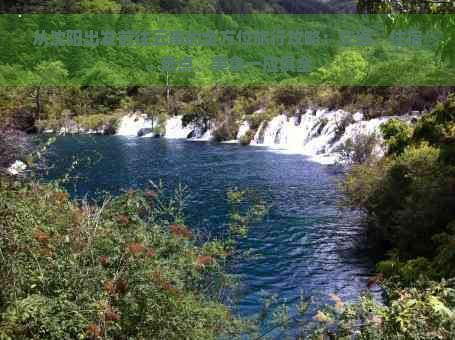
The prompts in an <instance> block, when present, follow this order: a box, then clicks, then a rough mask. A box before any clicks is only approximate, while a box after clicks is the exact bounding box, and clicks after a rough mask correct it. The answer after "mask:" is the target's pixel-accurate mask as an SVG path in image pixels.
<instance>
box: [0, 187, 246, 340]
mask: <svg viewBox="0 0 455 340" xmlns="http://www.w3.org/2000/svg"><path fill="white" fill-rule="evenodd" d="M0 185H1V188H0V189H1V190H0V216H1V219H2V223H1V227H0V233H1V238H0V250H1V252H0V256H1V261H0V270H1V272H2V276H1V278H0V284H1V286H2V290H1V295H0V301H1V303H0V315H1V317H0V320H1V321H0V337H1V338H2V339H21V338H46V339H65V338H72V339H85V338H93V339H94V338H104V339H118V338H124V337H128V338H129V339H144V338H147V339H157V338H166V339H178V338H180V339H181V338H191V339H215V338H218V337H219V336H221V335H223V334H224V335H226V336H227V335H230V336H232V335H233V334H238V332H239V331H241V329H242V327H243V326H242V323H240V322H239V321H238V320H236V319H235V318H234V317H232V316H231V315H230V313H229V311H228V309H227V308H226V307H225V306H223V305H222V304H221V302H220V301H219V300H217V299H216V298H215V297H216V296H219V295H218V292H219V291H220V289H224V287H225V285H226V283H227V282H229V278H228V277H226V275H225V274H223V271H222V264H223V263H224V261H225V258H226V256H227V252H226V250H225V246H224V245H223V244H222V243H216V242H215V243H214V242H209V243H206V244H200V245H199V246H197V245H196V242H194V241H193V240H192V238H193V236H192V233H191V231H190V230H189V229H188V228H187V227H186V226H185V225H184V224H183V221H182V215H181V206H182V202H181V200H182V195H180V194H179V195H177V196H175V198H167V197H165V196H163V195H164V194H163V192H162V191H161V190H157V191H151V190H148V191H145V192H144V193H141V192H135V191H129V192H128V193H126V194H125V195H122V196H120V197H117V198H107V199H106V200H105V201H104V202H103V203H102V204H101V205H98V206H95V205H90V204H88V203H87V202H74V201H71V200H69V198H68V194H67V193H66V192H63V191H61V190H60V189H59V188H57V187H55V186H53V185H39V184H35V183H23V184H20V183H11V182H9V181H6V180H3V179H2V180H1V182H0ZM208 278H210V279H208ZM212 297H213V298H212Z"/></svg>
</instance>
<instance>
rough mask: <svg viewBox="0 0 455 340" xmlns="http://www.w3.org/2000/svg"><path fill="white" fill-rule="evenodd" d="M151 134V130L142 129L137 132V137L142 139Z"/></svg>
mask: <svg viewBox="0 0 455 340" xmlns="http://www.w3.org/2000/svg"><path fill="white" fill-rule="evenodd" d="M151 132H152V129H151V128H142V129H139V131H138V132H137V136H138V137H143V136H145V135H147V134H149V133H151Z"/></svg>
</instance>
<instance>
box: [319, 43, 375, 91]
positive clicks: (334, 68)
mask: <svg viewBox="0 0 455 340" xmlns="http://www.w3.org/2000/svg"><path fill="white" fill-rule="evenodd" d="M367 68H368V63H367V61H366V60H365V58H364V57H363V56H362V54H360V53H359V52H357V51H345V52H341V53H339V54H337V55H336V56H335V58H334V60H333V62H332V63H331V64H330V65H329V66H328V67H327V68H321V69H320V70H319V71H320V72H321V76H322V78H323V79H324V80H325V82H326V84H327V85H332V86H333V85H348V84H349V85H361V84H363V80H364V78H365V76H366V73H367Z"/></svg>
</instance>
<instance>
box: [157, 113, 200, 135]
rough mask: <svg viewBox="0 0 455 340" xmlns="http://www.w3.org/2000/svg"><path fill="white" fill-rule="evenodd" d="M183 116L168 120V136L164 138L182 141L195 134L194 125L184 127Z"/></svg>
mask: <svg viewBox="0 0 455 340" xmlns="http://www.w3.org/2000/svg"><path fill="white" fill-rule="evenodd" d="M182 117H183V116H175V117H171V118H168V120H167V121H166V134H165V135H164V138H168V139H182V138H188V137H190V136H191V134H193V133H194V130H195V127H194V126H193V125H192V124H188V125H187V126H185V127H184V126H183V123H182Z"/></svg>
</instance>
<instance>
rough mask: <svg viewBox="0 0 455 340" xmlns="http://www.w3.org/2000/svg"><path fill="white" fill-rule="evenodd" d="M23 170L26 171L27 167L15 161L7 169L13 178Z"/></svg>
mask: <svg viewBox="0 0 455 340" xmlns="http://www.w3.org/2000/svg"><path fill="white" fill-rule="evenodd" d="M25 169H27V165H26V164H25V163H24V162H22V161H15V162H14V163H13V164H12V165H11V166H10V167H9V168H8V172H9V173H10V174H11V175H13V176H17V175H19V174H20V173H21V172H23V171H25Z"/></svg>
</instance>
